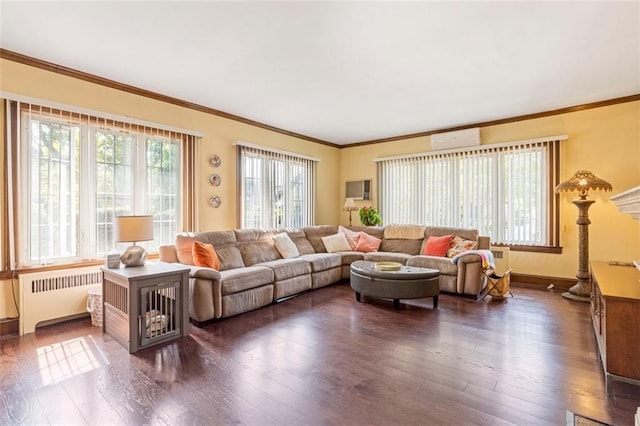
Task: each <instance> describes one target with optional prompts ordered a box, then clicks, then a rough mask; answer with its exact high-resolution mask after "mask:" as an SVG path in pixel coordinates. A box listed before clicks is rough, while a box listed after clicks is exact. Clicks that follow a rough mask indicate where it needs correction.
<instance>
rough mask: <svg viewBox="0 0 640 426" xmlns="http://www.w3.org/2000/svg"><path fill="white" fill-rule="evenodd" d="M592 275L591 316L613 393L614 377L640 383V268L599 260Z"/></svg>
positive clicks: (592, 268) (606, 379)
mask: <svg viewBox="0 0 640 426" xmlns="http://www.w3.org/2000/svg"><path fill="white" fill-rule="evenodd" d="M591 274H592V279H593V290H592V293H591V318H592V320H593V329H594V331H595V334H596V339H597V341H598V350H599V352H600V359H601V360H602V367H603V368H604V373H605V382H606V392H607V395H609V393H610V392H611V383H612V381H613V380H620V381H625V382H628V383H633V384H636V385H640V271H638V270H637V269H636V268H634V267H632V266H616V265H609V264H608V263H607V262H601V261H595V262H591Z"/></svg>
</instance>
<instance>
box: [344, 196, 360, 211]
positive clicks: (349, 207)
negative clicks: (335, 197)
mask: <svg viewBox="0 0 640 426" xmlns="http://www.w3.org/2000/svg"><path fill="white" fill-rule="evenodd" d="M343 209H344V210H346V211H353V210H358V206H356V202H355V201H353V198H347V200H346V201H345V202H344V207H343Z"/></svg>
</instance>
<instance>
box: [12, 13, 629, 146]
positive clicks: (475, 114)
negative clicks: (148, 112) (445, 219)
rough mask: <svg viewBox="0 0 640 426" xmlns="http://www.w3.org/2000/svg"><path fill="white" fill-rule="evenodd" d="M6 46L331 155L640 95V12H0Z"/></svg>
mask: <svg viewBox="0 0 640 426" xmlns="http://www.w3.org/2000/svg"><path fill="white" fill-rule="evenodd" d="M0 15H1V18H0V25H1V30H0V46H1V47H2V48H5V49H8V50H12V51H15V52H18V53H21V54H24V55H28V56H33V57H35V58H38V59H42V60H45V61H49V62H53V63H56V64H59V65H63V66H66V67H70V68H73V69H76V70H79V71H83V72H86V73H90V74H95V75H98V76H101V77H105V78H108V79H112V80H116V81H118V82H122V83H126V84H130V85H133V86H137V87H140V88H143V89H147V90H151V91H154V92H158V93H161V94H164V95H168V96H173V97H176V98H179V99H182V100H186V101H190V102H194V103H197V104H201V105H204V106H207V107H211V108H215V109H218V110H221V111H224V112H227V113H231V114H235V115H239V116H241V117H244V118H248V119H251V120H254V121H258V122H261V123H264V124H267V125H270V126H274V127H277V128H281V129H284V130H287V131H290V132H295V133H299V134H302V135H306V136H309V137H313V138H318V139H322V140H324V141H328V142H332V143H336V144H349V143H355V142H360V141H367V140H373V139H380V138H386V137H393V136H399V135H406V134H412V133H419V132H426V131H432V130H438V129H445V128H450V127H455V126H459V125H465V124H469V123H477V122H483V121H489V120H496V119H501V118H508V117H513V116H518V115H523V114H532V113H537V112H542V111H548V110H553V109H557V108H563V107H569V106H575V105H580V104H584V103H589V102H595V101H601V100H605V99H611V98H616V97H621V96H627V95H633V94H638V93H640V2H638V1H631V2H611V1H606V2H546V1H545V2H526V3H525V2H509V3H507V2H407V3H404V2H403V3H399V2H264V1H263V2H166V1H155V2H154V1H143V2H130V3H127V2H108V1H103V2H57V1H46V2H8V1H2V2H1V3H0Z"/></svg>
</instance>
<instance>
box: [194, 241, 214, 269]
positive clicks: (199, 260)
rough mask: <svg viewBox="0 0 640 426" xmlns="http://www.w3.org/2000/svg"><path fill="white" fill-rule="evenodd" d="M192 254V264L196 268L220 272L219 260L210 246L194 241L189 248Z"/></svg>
mask: <svg viewBox="0 0 640 426" xmlns="http://www.w3.org/2000/svg"><path fill="white" fill-rule="evenodd" d="M191 251H192V253H193V263H195V265H196V266H206V267H207V268H212V269H217V270H220V258H218V253H216V249H214V248H213V246H212V245H211V244H205V243H201V242H200V241H194V242H193V247H192V248H191Z"/></svg>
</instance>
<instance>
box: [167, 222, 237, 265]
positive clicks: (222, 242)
mask: <svg viewBox="0 0 640 426" xmlns="http://www.w3.org/2000/svg"><path fill="white" fill-rule="evenodd" d="M195 240H197V241H200V242H203V243H207V244H211V245H212V246H213V248H214V249H215V250H216V253H217V255H218V258H219V259H220V270H221V271H224V270H227V269H233V268H242V267H243V266H244V261H243V260H242V255H241V254H240V250H239V249H238V247H237V246H236V244H237V240H236V236H235V233H234V232H233V231H213V232H183V233H181V234H178V235H177V236H176V255H177V257H178V261H179V262H180V263H183V264H185V265H191V266H195V263H194V261H193V253H192V247H193V241H195Z"/></svg>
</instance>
